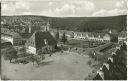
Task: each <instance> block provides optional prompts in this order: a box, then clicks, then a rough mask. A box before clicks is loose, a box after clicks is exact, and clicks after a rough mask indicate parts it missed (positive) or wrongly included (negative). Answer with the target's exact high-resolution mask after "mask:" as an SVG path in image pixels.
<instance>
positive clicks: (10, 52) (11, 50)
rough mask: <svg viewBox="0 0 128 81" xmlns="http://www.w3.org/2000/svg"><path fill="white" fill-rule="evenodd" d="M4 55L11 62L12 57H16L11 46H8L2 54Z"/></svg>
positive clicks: (15, 52)
mask: <svg viewBox="0 0 128 81" xmlns="http://www.w3.org/2000/svg"><path fill="white" fill-rule="evenodd" d="M4 57H5V58H6V59H9V60H10V63H11V61H12V59H16V58H17V57H18V56H17V51H16V50H15V49H14V48H13V47H8V49H7V51H6V53H5V54H4Z"/></svg>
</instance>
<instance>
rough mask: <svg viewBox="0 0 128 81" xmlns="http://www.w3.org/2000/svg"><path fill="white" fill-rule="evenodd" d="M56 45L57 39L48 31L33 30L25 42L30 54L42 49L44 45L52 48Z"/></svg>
mask: <svg viewBox="0 0 128 81" xmlns="http://www.w3.org/2000/svg"><path fill="white" fill-rule="evenodd" d="M56 45H57V41H56V40H55V38H54V37H53V36H52V35H51V33H50V32H49V31H36V32H34V33H33V35H32V36H31V37H30V38H29V39H28V40H27V42H26V44H25V46H26V50H27V52H28V53H32V54H36V53H37V51H38V50H39V49H42V48H43V47H45V46H48V47H49V48H50V49H51V50H54V49H55V47H56Z"/></svg>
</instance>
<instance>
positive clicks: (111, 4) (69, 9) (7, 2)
mask: <svg viewBox="0 0 128 81" xmlns="http://www.w3.org/2000/svg"><path fill="white" fill-rule="evenodd" d="M1 11H2V13H1V14H2V15H8V16H10V15H41V16H51V17H97V16H116V15H126V14H127V0H2V10H1Z"/></svg>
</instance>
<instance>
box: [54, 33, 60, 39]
mask: <svg viewBox="0 0 128 81" xmlns="http://www.w3.org/2000/svg"><path fill="white" fill-rule="evenodd" d="M59 37H60V36H59V32H56V35H55V38H56V40H57V41H58V40H59Z"/></svg>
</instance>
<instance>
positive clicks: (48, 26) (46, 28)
mask: <svg viewBox="0 0 128 81" xmlns="http://www.w3.org/2000/svg"><path fill="white" fill-rule="evenodd" d="M49 29H50V23H49V22H48V23H47V25H46V26H45V31H49Z"/></svg>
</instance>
